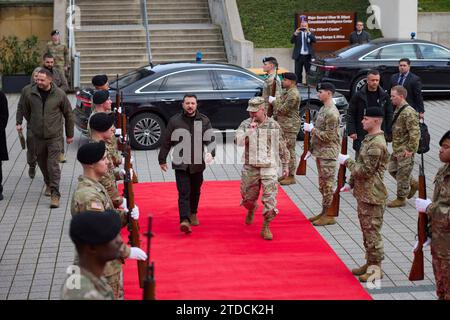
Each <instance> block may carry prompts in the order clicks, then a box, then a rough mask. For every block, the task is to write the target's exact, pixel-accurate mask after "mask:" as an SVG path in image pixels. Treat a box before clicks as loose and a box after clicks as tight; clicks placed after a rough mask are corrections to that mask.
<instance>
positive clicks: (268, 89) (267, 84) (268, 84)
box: [262, 72, 281, 101]
mask: <svg viewBox="0 0 450 320" xmlns="http://www.w3.org/2000/svg"><path fill="white" fill-rule="evenodd" d="M274 79H276V81H277V86H276V89H275V97H277V98H278V97H280V96H281V81H280V78H279V77H278V76H276V74H275V72H273V73H271V74H269V75H267V78H266V80H265V81H264V86H263V91H262V97H263V98H264V99H265V100H266V101H268V98H269V96H271V95H272V83H273V80H274Z"/></svg>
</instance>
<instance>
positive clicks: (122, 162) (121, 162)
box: [120, 157, 125, 166]
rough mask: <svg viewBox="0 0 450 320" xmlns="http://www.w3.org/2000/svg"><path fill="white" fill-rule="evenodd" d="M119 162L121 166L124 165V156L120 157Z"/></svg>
mask: <svg viewBox="0 0 450 320" xmlns="http://www.w3.org/2000/svg"><path fill="white" fill-rule="evenodd" d="M120 164H121V165H122V166H124V165H125V158H124V157H122V160H121V161H120Z"/></svg>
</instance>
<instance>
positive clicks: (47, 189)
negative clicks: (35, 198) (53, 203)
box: [44, 186, 52, 197]
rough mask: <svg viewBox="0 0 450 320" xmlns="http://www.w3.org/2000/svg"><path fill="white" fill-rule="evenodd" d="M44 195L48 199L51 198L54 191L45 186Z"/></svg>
mask: <svg viewBox="0 0 450 320" xmlns="http://www.w3.org/2000/svg"><path fill="white" fill-rule="evenodd" d="M44 195H45V196H46V197H50V196H51V195H52V189H50V187H49V186H45V192H44Z"/></svg>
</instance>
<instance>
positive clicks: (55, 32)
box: [50, 30, 59, 36]
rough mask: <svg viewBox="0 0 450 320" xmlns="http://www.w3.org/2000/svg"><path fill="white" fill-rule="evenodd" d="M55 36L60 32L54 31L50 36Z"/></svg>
mask: <svg viewBox="0 0 450 320" xmlns="http://www.w3.org/2000/svg"><path fill="white" fill-rule="evenodd" d="M55 34H59V31H58V30H53V31H52V33H51V34H50V35H52V36H54V35H55Z"/></svg>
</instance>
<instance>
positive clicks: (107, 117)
mask: <svg viewBox="0 0 450 320" xmlns="http://www.w3.org/2000/svg"><path fill="white" fill-rule="evenodd" d="M111 115H113V113H106V112H97V113H96V114H94V115H92V117H91V118H90V119H89V127H90V128H91V129H92V130H95V131H98V132H105V131H107V130H109V129H111V127H112V126H113V124H114V118H113V117H111Z"/></svg>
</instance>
